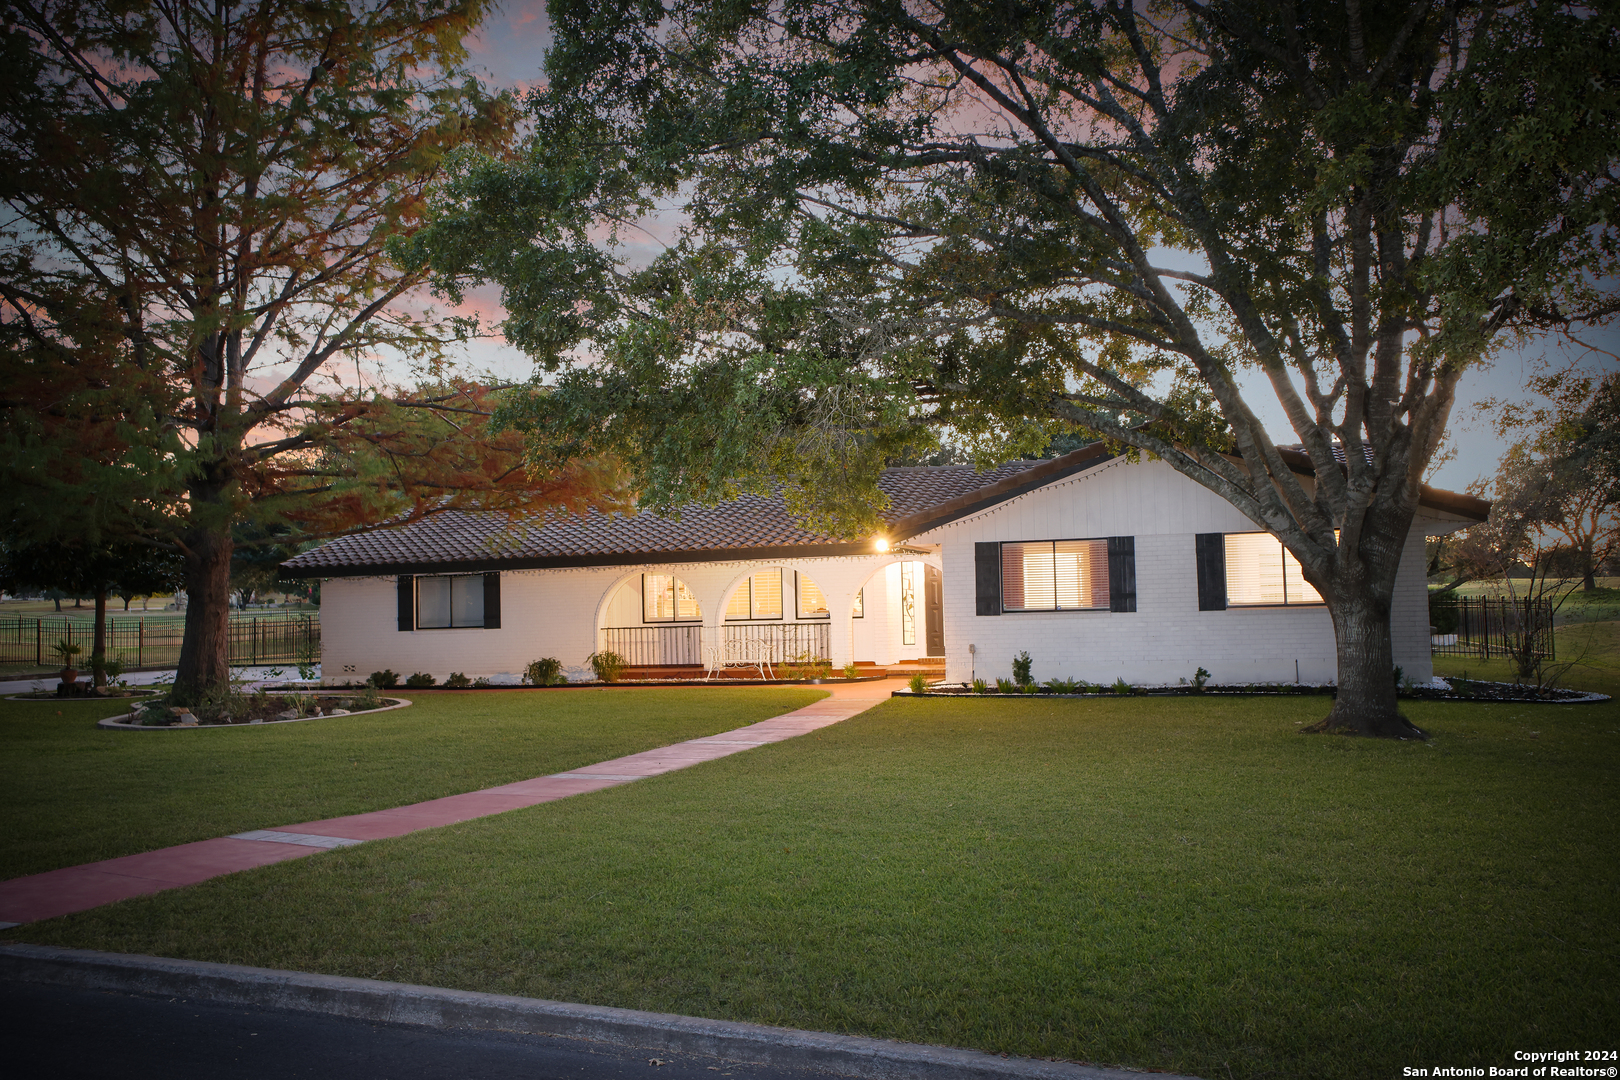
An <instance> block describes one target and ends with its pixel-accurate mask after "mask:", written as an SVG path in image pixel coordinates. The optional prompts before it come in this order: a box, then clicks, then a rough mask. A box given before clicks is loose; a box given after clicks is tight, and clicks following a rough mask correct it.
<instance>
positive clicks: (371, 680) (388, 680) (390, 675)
mask: <svg viewBox="0 0 1620 1080" xmlns="http://www.w3.org/2000/svg"><path fill="white" fill-rule="evenodd" d="M366 685H367V686H375V687H376V688H377V689H379V690H392V689H393V688H394V687H396V686H398V685H399V672H397V671H395V670H394V669H393V668H383V669H382V670H381V671H373V672H372V673H371V674H370V676H368V677H367V678H366Z"/></svg>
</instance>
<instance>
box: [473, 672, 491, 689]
mask: <svg viewBox="0 0 1620 1080" xmlns="http://www.w3.org/2000/svg"><path fill="white" fill-rule="evenodd" d="M472 684H473V689H474V690H482V689H483V688H484V687H486V686H494V685H495V684H494V683H492V682H490V681H489V680H488V679H486V678H484V677H483V676H482V675H480V676H478V678H476V679H474V680H473V681H472Z"/></svg>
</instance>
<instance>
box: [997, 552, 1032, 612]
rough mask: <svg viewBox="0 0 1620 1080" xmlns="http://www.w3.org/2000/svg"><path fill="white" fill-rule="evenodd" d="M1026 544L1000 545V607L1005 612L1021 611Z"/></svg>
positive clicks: (1022, 605)
mask: <svg viewBox="0 0 1620 1080" xmlns="http://www.w3.org/2000/svg"><path fill="white" fill-rule="evenodd" d="M1028 546H1029V545H1027V544H1002V545H1001V606H1002V607H1003V608H1004V609H1006V610H1007V611H1023V610H1025V607H1024V548H1026V547H1028Z"/></svg>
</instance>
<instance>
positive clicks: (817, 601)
mask: <svg viewBox="0 0 1620 1080" xmlns="http://www.w3.org/2000/svg"><path fill="white" fill-rule="evenodd" d="M797 576H798V579H799V618H801V619H826V618H829V617H830V616H831V612H829V611H828V610H827V594H826V593H824V592H822V591H821V586H820V585H817V584H816V583H815V582H814V581H811V580H810V579H809V578H808V577H806V576H805V575H803V574H799V575H797Z"/></svg>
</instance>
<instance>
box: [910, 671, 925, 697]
mask: <svg viewBox="0 0 1620 1080" xmlns="http://www.w3.org/2000/svg"><path fill="white" fill-rule="evenodd" d="M906 685H907V686H909V687H910V688H911V692H912V693H913V694H921V693H924V692H926V691H927V690H928V680H927V679H925V678H923V676H922V672H918V673H917V674H915V675H913V676H912V677H911V678H910V679H909V680H908V681H907V683H906Z"/></svg>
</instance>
